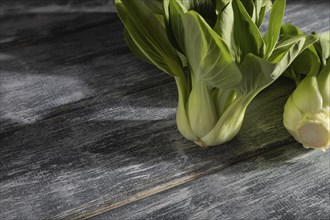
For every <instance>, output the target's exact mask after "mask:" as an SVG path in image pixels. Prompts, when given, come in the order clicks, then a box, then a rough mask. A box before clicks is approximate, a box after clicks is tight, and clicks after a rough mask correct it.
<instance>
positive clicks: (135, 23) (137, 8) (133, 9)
mask: <svg viewBox="0 0 330 220" xmlns="http://www.w3.org/2000/svg"><path fill="white" fill-rule="evenodd" d="M116 7H117V12H118V14H119V17H120V18H121V20H122V21H123V23H124V25H125V28H126V30H127V32H128V33H129V35H130V39H129V40H132V41H133V42H134V43H135V44H136V47H137V48H139V53H140V54H143V55H144V59H147V60H148V61H149V62H150V63H152V64H154V65H155V66H157V67H158V68H159V69H161V70H162V71H164V72H166V73H168V74H170V75H181V74H183V73H182V67H181V61H180V59H179V56H178V55H177V53H176V50H175V49H174V48H173V47H172V45H171V44H170V43H169V41H168V39H167V37H166V31H165V28H164V27H163V26H162V24H161V23H160V22H159V20H158V19H156V17H155V16H154V15H153V14H152V12H151V11H150V10H149V9H148V8H147V7H146V6H145V5H144V4H143V3H142V2H141V1H140V0H116ZM134 50H135V51H136V48H135V49H134ZM140 57H141V56H140Z"/></svg>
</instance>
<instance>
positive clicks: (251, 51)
mask: <svg viewBox="0 0 330 220" xmlns="http://www.w3.org/2000/svg"><path fill="white" fill-rule="evenodd" d="M115 2H116V7H117V11H118V14H119V17H120V18H121V20H122V22H123V24H124V26H125V39H126V42H127V44H128V46H129V48H130V49H131V51H132V52H133V53H134V54H135V55H136V56H137V57H139V58H141V59H142V60H144V61H146V62H148V63H151V64H153V65H155V66H156V67H158V68H159V69H160V70H162V71H163V72H165V73H167V74H169V75H170V76H173V77H174V79H175V81H176V84H177V87H178V94H179V99H178V108H177V126H178V129H179V131H180V132H181V134H182V135H183V136H184V137H185V138H187V139H188V140H191V141H194V142H195V143H196V144H198V145H200V146H203V147H206V146H213V145H219V144H222V143H224V142H226V141H229V140H231V139H232V138H233V137H234V136H235V135H236V134H237V133H238V131H239V129H240V127H241V125H242V122H243V118H244V114H245V111H246V108H247V107H248V105H249V103H250V102H251V101H252V99H253V98H254V97H255V96H256V95H257V94H258V93H259V92H260V91H262V90H263V89H264V88H266V87H267V86H268V85H270V84H271V83H273V82H274V80H276V79H277V78H278V77H279V76H280V75H281V74H282V73H283V72H284V71H285V70H286V69H287V68H288V66H289V65H290V64H291V63H292V62H293V60H294V59H295V58H296V57H297V56H298V55H299V54H300V53H301V52H302V51H304V49H306V48H308V47H309V46H310V45H312V44H313V43H314V42H315V41H316V40H317V37H316V36H314V35H306V34H299V35H294V36H289V35H288V36H287V37H286V38H285V39H283V40H282V41H279V35H280V32H281V26H282V18H283V15H284V10H285V4H286V1H285V0H275V2H274V3H272V1H271V0H115ZM268 11H271V13H270V19H269V24H268V31H267V32H266V34H265V35H262V34H261V32H260V30H259V27H260V25H261V24H262V22H263V18H264V15H265V14H266V13H267V12H268Z"/></svg>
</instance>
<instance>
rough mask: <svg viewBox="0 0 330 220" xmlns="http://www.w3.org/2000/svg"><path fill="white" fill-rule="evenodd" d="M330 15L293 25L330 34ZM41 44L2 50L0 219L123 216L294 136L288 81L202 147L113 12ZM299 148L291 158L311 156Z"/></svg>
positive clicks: (166, 84)
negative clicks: (287, 109)
mask: <svg viewBox="0 0 330 220" xmlns="http://www.w3.org/2000/svg"><path fill="white" fill-rule="evenodd" d="M289 6H290V5H289ZM290 7H291V8H292V7H300V8H301V6H299V5H297V6H295V5H291V6H290ZM313 9H318V10H319V9H320V8H318V6H315V7H311V8H310V10H311V12H313ZM321 9H322V8H321ZM291 10H292V12H294V11H295V10H293V9H291ZM326 13H327V9H326V8H324V7H323V10H321V11H319V12H318V13H317V14H315V13H314V14H313V13H311V14H312V15H313V16H319V17H317V18H316V20H318V22H316V21H315V22H314V20H313V22H310V24H312V26H308V25H306V23H304V21H302V20H300V16H301V14H299V13H296V16H297V17H296V18H299V19H298V20H296V22H294V23H295V24H297V25H298V26H300V27H302V28H303V29H304V30H305V31H312V30H316V31H324V30H326V29H329V26H327V25H328V23H327V22H328V21H329V20H327V18H326V17H325V15H326ZM306 16H307V15H306ZM306 16H305V17H306ZM308 16H309V15H308ZM40 18H41V17H40ZM321 18H322V19H321ZM290 19H291V20H293V21H295V17H294V16H292V17H291V18H290ZM320 24H325V25H323V26H317V25H320ZM54 25H56V24H54ZM72 27H74V25H73V26H72ZM26 33H28V32H26ZM38 42H39V43H38ZM38 42H34V44H33V45H31V46H24V47H22V48H16V49H11V50H7V51H6V52H4V53H2V54H1V57H0V58H1V59H0V62H1V63H0V65H1V73H0V83H1V84H0V85H1V87H0V122H1V125H0V131H1V133H0V141H1V142H0V143H1V148H0V149H1V152H0V161H1V164H0V170H1V173H0V197H1V200H0V218H1V219H42V218H44V219H63V218H70V219H72V218H85V217H88V216H95V215H98V214H101V213H104V212H107V211H110V210H113V211H112V212H114V214H112V212H109V213H107V214H106V215H105V216H111V215H114V216H115V214H116V213H120V212H124V210H125V207H126V205H129V204H130V203H132V202H137V201H141V199H143V198H147V197H149V196H152V195H155V194H157V193H161V192H162V191H164V190H170V189H172V188H174V187H177V186H180V185H182V184H184V183H189V182H192V183H191V184H193V185H194V184H198V183H199V182H195V181H194V180H196V179H198V178H202V177H203V176H207V175H210V174H211V173H217V174H218V175H220V176H221V175H222V173H223V172H224V170H230V169H231V167H232V166H234V164H239V163H243V164H244V163H253V161H254V160H253V159H252V160H251V158H255V157H256V156H257V155H260V154H263V153H266V152H268V151H273V149H276V148H278V147H281V146H282V148H281V149H283V146H287V145H290V143H294V141H293V139H292V138H291V137H290V136H289V134H288V133H287V132H286V131H285V130H284V128H283V126H282V119H281V114H282V107H274V106H283V104H284V103H285V100H286V98H287V96H288V94H289V93H290V91H292V89H293V85H292V84H291V83H290V81H288V80H285V79H282V80H279V81H278V82H277V83H275V84H274V85H272V86H271V87H270V88H268V89H267V90H266V91H264V92H263V93H261V94H260V95H258V97H257V98H256V99H255V100H254V101H253V103H252V104H251V105H250V107H249V108H248V111H247V115H246V118H245V121H244V125H243V127H242V130H241V132H240V134H239V135H238V136H237V137H236V138H235V139H234V140H233V141H232V142H230V143H227V144H224V145H223V146H221V147H217V148H210V149H201V148H199V147H196V146H195V145H193V144H192V143H189V142H187V141H186V140H184V139H183V138H182V137H181V135H180V134H179V133H178V131H177V130H176V124H175V109H176V102H177V92H176V86H175V84H174V82H173V79H172V78H170V77H168V76H167V75H165V74H163V73H161V72H160V71H159V70H157V69H155V68H154V67H151V66H150V65H148V64H145V63H142V62H141V61H139V60H137V59H136V58H135V57H133V56H132V55H131V54H130V52H129V50H128V48H127V47H126V46H125V43H124V41H123V35H122V25H121V24H120V22H119V20H118V19H117V18H114V19H113V20H111V22H109V23H108V24H104V25H99V26H97V27H95V28H88V29H83V30H80V31H78V32H74V31H73V32H70V33H67V34H64V35H58V36H57V37H54V38H51V39H47V41H38ZM274 97H276V99H274ZM265 103H268V104H267V105H265ZM256 115H258V118H257V119H256ZM289 148H290V149H291V147H289ZM292 151H293V153H291V154H289V156H288V157H291V156H290V155H295V154H302V155H306V158H307V159H306V160H308V158H309V157H310V156H309V155H311V154H309V153H308V151H305V150H303V149H302V148H293V150H292ZM312 160H313V158H312ZM315 160H316V159H315ZM245 161H246V162H245ZM322 161H323V160H322ZM307 165H308V164H307ZM312 168H313V167H311V169H312ZM306 169H307V168H306ZM271 172H272V169H271V168H268V170H267V172H266V174H265V175H267V173H268V174H269V173H271ZM302 172H303V171H302ZM322 172H323V171H322ZM256 173H259V171H258V169H257V170H256ZM261 174H262V173H260V175H261ZM233 175H235V173H234V174H233ZM256 175H258V174H256ZM306 175H311V174H310V171H309V170H308V169H307V170H306ZM301 178H302V177H301ZM202 179H204V178H202ZM231 179H233V184H235V183H234V182H235V178H234V177H231ZM236 180H237V179H236ZM189 184H190V183H189ZM237 184H238V183H237ZM238 185H239V184H238ZM314 186H315V185H314ZM311 187H312V188H313V186H311ZM252 191H253V190H252ZM252 191H251V193H252ZM205 195H207V194H205ZM153 198H154V197H151V198H150V199H151V200H150V201H152V200H153ZM246 198H247V197H246ZM201 202H202V201H201ZM133 204H137V203H133ZM143 204H144V201H142V203H141V204H140V205H141V207H142V206H143ZM145 204H148V203H145ZM127 207H130V206H127ZM146 207H147V206H146ZM201 207H202V206H201ZM142 209H143V208H142ZM157 209H159V208H157V207H156V209H155V210H157ZM211 209H212V208H210V210H211ZM188 213H189V209H188V210H187V215H188ZM117 216H119V215H117ZM152 216H153V217H155V218H156V217H157V216H160V217H161V216H162V215H161V214H159V213H158V214H157V212H153V214H152ZM168 216H169V217H170V215H168ZM101 217H102V216H100V218H101ZM119 217H120V216H119Z"/></svg>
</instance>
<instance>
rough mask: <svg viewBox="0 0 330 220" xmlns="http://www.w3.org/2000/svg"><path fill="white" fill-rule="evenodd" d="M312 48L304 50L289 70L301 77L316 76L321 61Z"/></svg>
mask: <svg viewBox="0 0 330 220" xmlns="http://www.w3.org/2000/svg"><path fill="white" fill-rule="evenodd" d="M312 49H314V47H313V46H311V47H309V48H307V49H306V50H304V51H303V52H302V53H301V54H300V55H299V56H298V57H297V58H296V59H295V60H294V61H293V63H292V65H291V66H290V68H292V69H293V70H294V72H295V73H296V74H303V75H309V76H312V75H317V74H318V73H319V71H320V67H321V61H320V59H319V57H318V55H317V53H316V52H315V50H312Z"/></svg>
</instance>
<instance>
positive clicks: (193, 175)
mask: <svg viewBox="0 0 330 220" xmlns="http://www.w3.org/2000/svg"><path fill="white" fill-rule="evenodd" d="M293 143H296V142H295V141H294V140H293V138H291V137H288V138H286V139H284V140H282V141H280V142H278V141H277V142H274V143H271V144H268V145H267V146H265V147H263V148H261V149H257V150H255V151H248V152H245V153H244V154H241V155H237V156H235V157H234V158H231V159H229V160H228V161H227V162H226V163H225V164H221V165H218V166H214V167H211V168H207V167H200V168H199V169H195V170H192V171H190V174H189V175H186V176H183V177H181V178H178V179H174V180H170V181H169V182H167V183H163V184H160V185H158V186H156V187H153V188H151V189H148V190H145V191H141V192H139V193H136V194H135V195H133V196H130V197H129V198H128V199H126V200H123V201H119V202H116V203H114V204H111V205H106V206H104V207H102V208H99V209H96V210H94V211H92V212H88V213H83V214H79V215H69V216H66V217H64V218H65V219H72V220H76V219H88V218H91V217H96V216H98V215H101V214H103V213H106V212H110V211H112V210H114V209H117V208H121V207H123V206H126V205H128V204H131V203H134V202H138V201H140V200H143V199H145V198H147V197H150V196H153V195H156V194H159V193H162V192H165V191H168V190H170V189H173V188H175V187H179V186H182V185H183V184H186V183H189V182H192V181H194V180H197V179H200V178H202V177H205V176H208V175H211V174H214V173H217V172H219V171H221V170H223V169H226V168H227V167H230V166H233V165H235V164H238V163H242V162H245V161H248V160H253V159H255V158H256V157H259V156H262V155H263V154H266V153H267V154H269V153H271V152H273V151H278V150H279V149H281V148H284V147H287V145H289V144H293ZM220 147H221V146H220ZM138 188H141V187H137V188H136V189H134V190H138ZM123 194H124V193H123ZM126 194H128V192H127V193H126ZM107 200H108V202H110V201H111V198H109V199H104V200H103V201H107ZM84 208H86V207H84ZM74 210H75V209H71V210H67V211H66V212H67V213H70V212H74ZM77 210H81V207H79V208H77ZM62 218H63V215H58V216H54V219H62Z"/></svg>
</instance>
